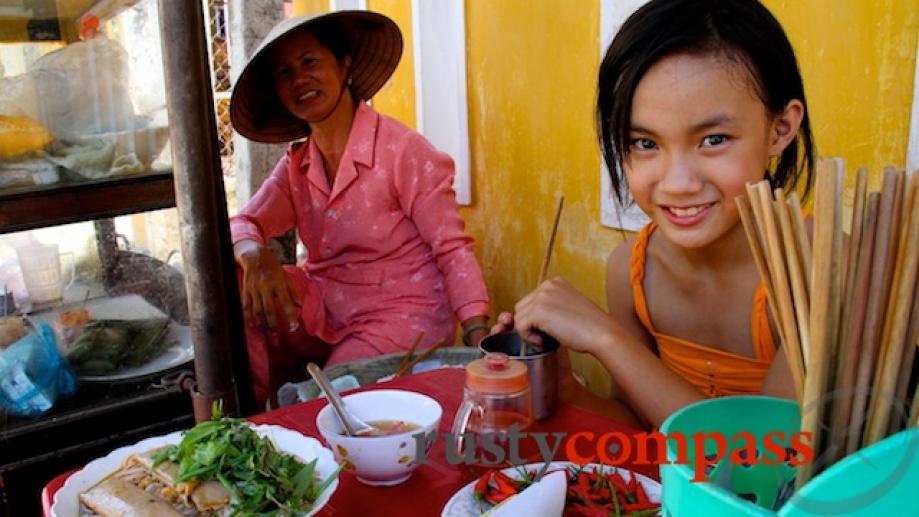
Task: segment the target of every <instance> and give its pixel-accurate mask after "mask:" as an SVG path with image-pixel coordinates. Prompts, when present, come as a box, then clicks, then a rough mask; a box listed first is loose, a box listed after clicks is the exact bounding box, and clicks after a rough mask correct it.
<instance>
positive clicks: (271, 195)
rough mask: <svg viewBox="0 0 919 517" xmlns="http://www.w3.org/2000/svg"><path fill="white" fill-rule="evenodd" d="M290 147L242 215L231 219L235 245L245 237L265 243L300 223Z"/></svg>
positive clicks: (240, 212)
mask: <svg viewBox="0 0 919 517" xmlns="http://www.w3.org/2000/svg"><path fill="white" fill-rule="evenodd" d="M304 145H305V144H304ZM291 149H293V148H290V149H288V151H287V154H286V155H285V156H284V157H282V158H281V159H280V160H278V163H277V164H276V165H275V166H274V170H273V171H272V172H271V175H270V176H268V178H267V179H266V180H265V182H264V183H262V186H261V187H259V189H258V191H257V192H256V193H255V195H254V196H252V198H251V199H249V201H247V202H246V205H245V206H244V207H243V208H242V210H240V211H239V214H237V215H235V216H233V217H231V218H230V235H231V237H232V241H233V243H234V244H236V243H237V242H239V241H242V240H253V241H256V242H258V243H259V244H263V245H264V244H265V243H266V242H267V241H268V239H271V238H273V237H277V236H278V235H281V234H282V233H284V232H286V231H287V230H289V229H291V228H292V227H293V226H294V225H295V224H297V215H296V212H295V211H294V205H293V201H292V199H291V194H290V183H289V181H288V171H287V166H288V163H289V162H290V156H291Z"/></svg>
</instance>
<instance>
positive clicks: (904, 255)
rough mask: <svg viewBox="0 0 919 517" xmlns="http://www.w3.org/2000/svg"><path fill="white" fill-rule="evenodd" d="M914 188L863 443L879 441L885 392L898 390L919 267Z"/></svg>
mask: <svg viewBox="0 0 919 517" xmlns="http://www.w3.org/2000/svg"><path fill="white" fill-rule="evenodd" d="M900 177H902V175H901V176H900ZM915 191H916V183H915V181H913V182H911V185H910V186H909V188H908V192H905V193H904V195H903V200H904V202H905V203H906V204H907V205H908V209H909V219H906V220H904V221H903V229H905V230H906V231H904V232H901V236H900V237H901V238H900V239H899V243H900V245H899V246H898V252H897V262H896V271H895V273H894V280H893V284H892V288H891V293H890V302H889V306H888V309H887V319H886V322H885V328H884V341H883V346H882V349H881V354H880V355H879V356H878V368H877V370H876V372H875V378H874V384H873V388H874V392H875V396H874V399H873V401H872V405H871V411H870V412H869V414H868V427H867V430H866V432H865V440H864V445H871V444H872V443H875V442H877V441H878V440H880V439H882V438H883V437H884V435H885V434H886V432H887V427H888V419H889V418H890V410H891V404H890V402H891V401H890V400H885V398H886V396H885V395H886V394H893V393H895V392H896V390H897V378H898V377H899V373H900V363H901V362H902V361H903V352H904V345H905V340H906V333H907V330H908V329H907V325H908V323H909V316H910V314H911V313H912V305H913V293H914V291H915V285H916V275H917V270H919V204H917V203H915Z"/></svg>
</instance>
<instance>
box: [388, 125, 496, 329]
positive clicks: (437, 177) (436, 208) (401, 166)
mask: <svg viewBox="0 0 919 517" xmlns="http://www.w3.org/2000/svg"><path fill="white" fill-rule="evenodd" d="M399 147H400V149H399V150H398V151H397V153H398V155H397V158H396V161H395V165H394V170H393V179H394V184H395V189H396V195H397V196H398V199H399V204H400V206H401V207H402V211H403V212H404V213H405V215H406V217H408V218H409V219H411V221H412V222H413V223H414V224H415V227H416V228H418V233H419V234H420V236H421V238H422V239H423V240H424V241H425V242H426V243H427V244H428V246H430V247H431V253H432V254H433V256H434V260H435V261H436V262H437V267H438V269H440V271H441V273H443V275H444V278H445V280H446V284H447V285H446V288H447V296H448V298H449V300H450V306H451V307H452V308H453V311H454V312H455V313H456V317H457V319H458V320H459V321H460V322H462V323H463V327H464V329H468V328H472V326H473V325H478V324H479V323H484V321H485V319H486V318H487V315H488V312H489V307H488V293H487V291H486V290H485V280H484V279H483V277H482V270H481V269H480V268H479V264H478V262H477V261H476V258H475V255H474V254H473V253H472V245H473V240H472V238H471V237H470V236H469V235H468V234H466V231H465V223H464V222H463V219H462V218H461V217H460V213H459V205H458V204H457V203H456V194H455V192H454V191H453V174H454V169H453V160H452V159H451V158H450V156H449V155H447V154H446V153H442V152H440V151H438V150H437V149H435V148H434V146H432V145H431V143H430V142H428V141H427V140H426V139H425V138H424V137H423V136H421V135H420V134H418V133H415V132H410V133H408V134H407V135H406V137H405V138H404V139H403V141H402V142H400V146H399ZM473 332H474V333H475V335H470V342H472V340H473V339H480V338H481V337H484V335H485V334H487V330H486V328H481V327H479V328H478V329H477V330H474V331H473ZM476 344H477V342H476Z"/></svg>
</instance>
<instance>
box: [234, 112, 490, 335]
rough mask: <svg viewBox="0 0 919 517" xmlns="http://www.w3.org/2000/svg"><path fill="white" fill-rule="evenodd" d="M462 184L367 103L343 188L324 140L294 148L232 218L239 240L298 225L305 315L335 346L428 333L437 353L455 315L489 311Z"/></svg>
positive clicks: (347, 155) (345, 165) (445, 160)
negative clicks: (326, 162)
mask: <svg viewBox="0 0 919 517" xmlns="http://www.w3.org/2000/svg"><path fill="white" fill-rule="evenodd" d="M452 185H453V161H452V160H451V159H450V157H449V156H448V155H447V154H445V153H442V152H439V151H437V150H436V149H435V148H434V147H433V146H432V145H431V144H430V142H428V141H427V140H426V139H425V138H424V137H423V136H422V135H420V134H419V133H417V132H415V131H412V130H411V129H408V128H407V127H405V126H403V125H402V124H400V123H399V122H397V121H396V120H394V119H392V118H389V117H386V116H383V115H380V114H378V113H377V112H375V111H374V110H373V109H372V108H370V107H369V106H367V105H366V104H365V103H360V104H359V105H358V108H357V111H356V113H355V116H354V123H353V126H352V128H351V134H350V136H349V138H348V144H347V147H346V149H345V152H344V155H343V156H342V159H341V164H340V165H339V170H338V174H337V175H336V177H335V181H334V185H332V187H331V188H330V187H329V185H328V181H327V179H326V174H325V170H324V167H323V162H322V157H321V156H320V154H319V148H318V147H317V146H316V144H315V142H313V141H312V140H308V141H307V142H305V143H302V144H293V145H291V147H290V148H289V149H288V151H287V155H286V156H284V157H283V158H281V160H280V161H279V162H278V164H277V165H276V166H275V168H274V171H273V172H272V174H271V176H270V177H269V178H268V179H267V180H266V181H265V183H264V184H263V185H262V186H261V188H260V189H259V190H258V192H257V193H256V194H255V196H253V198H252V199H251V200H249V202H248V203H247V204H246V206H245V207H244V208H243V209H242V211H241V212H240V213H239V215H237V216H235V217H233V218H231V220H230V228H231V232H232V235H233V242H234V243H236V242H238V241H240V240H243V239H253V240H256V241H258V242H261V243H264V242H265V241H266V240H267V239H269V238H272V237H275V236H277V235H280V234H281V233H283V232H285V231H286V230H288V229H290V228H291V227H294V226H296V228H297V232H298V234H299V236H300V239H301V241H302V242H303V243H304V244H305V246H306V248H307V250H308V254H309V256H308V258H307V261H306V265H305V268H304V273H305V277H306V280H307V282H306V283H307V284H309V285H307V291H306V293H305V300H304V305H303V311H302V313H301V314H302V317H303V321H304V323H305V324H306V327H307V328H306V330H307V332H309V333H311V334H313V335H316V336H318V337H319V338H321V339H323V340H324V341H326V342H327V343H338V342H339V341H341V340H342V339H343V338H345V337H346V336H348V335H351V334H355V333H362V334H364V337H366V338H370V339H378V340H384V341H389V342H391V344H392V345H397V346H398V348H405V347H407V346H408V345H409V344H410V343H411V342H412V340H413V339H414V337H415V336H416V335H417V334H418V331H419V330H424V331H425V335H426V338H425V340H424V343H426V344H430V343H431V342H433V341H434V340H435V339H438V338H439V337H452V336H453V334H454V333H455V331H456V320H455V319H454V318H453V316H454V315H455V316H456V318H457V319H459V320H460V321H463V320H465V319H467V318H470V317H473V316H482V315H487V314H488V311H489V307H488V294H487V292H486V290H485V283H484V281H483V279H482V272H481V270H480V269H479V266H478V263H477V262H476V259H475V256H474V255H473V253H472V246H473V240H472V238H471V237H469V236H468V235H467V234H466V233H465V230H464V223H463V220H462V219H461V218H460V215H459V207H458V205H457V203H456V197H455V193H454V191H453V186H452ZM296 280H300V279H296ZM295 283H297V284H301V282H295ZM301 290H302V288H301ZM316 298H321V300H317V299H316ZM388 348H390V347H389V346H386V347H382V349H388ZM393 351H395V350H393Z"/></svg>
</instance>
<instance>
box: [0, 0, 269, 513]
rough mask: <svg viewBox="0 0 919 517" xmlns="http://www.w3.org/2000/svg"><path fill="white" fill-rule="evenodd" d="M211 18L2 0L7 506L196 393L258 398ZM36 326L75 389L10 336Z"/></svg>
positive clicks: (81, 0) (155, 430) (163, 7)
mask: <svg viewBox="0 0 919 517" xmlns="http://www.w3.org/2000/svg"><path fill="white" fill-rule="evenodd" d="M203 26H204V24H203V21H202V8H201V5H200V3H197V2H170V1H168V0H162V1H161V2H160V3H159V4H158V3H157V1H156V0H0V310H2V313H0V314H2V315H0V318H2V319H0V323H2V325H0V390H2V392H0V402H4V404H3V405H4V406H5V409H0V515H3V514H6V515H35V514H38V512H39V511H40V510H39V508H40V506H39V495H40V494H39V491H40V489H41V486H43V485H44V483H46V482H47V481H48V480H49V479H51V478H52V477H54V476H55V475H57V474H60V473H62V472H65V471H67V470H69V469H73V468H76V467H78V466H80V465H82V464H84V463H85V462H86V461H88V460H89V459H92V458H94V457H97V456H100V455H102V454H104V453H106V452H108V451H109V450H111V449H113V448H115V447H117V446H120V445H123V444H128V443H133V442H135V441H137V440H139V439H141V438H143V437H146V436H151V435H156V434H163V433H166V432H170V431H173V430H177V429H181V428H186V427H190V426H191V425H192V424H193V423H194V412H193V407H194V408H195V409H196V410H200V408H203V407H205V406H206V405H208V404H209V403H210V402H211V401H212V400H218V399H219V400H223V401H224V402H225V403H228V405H229V406H230V408H231V411H230V412H231V413H232V412H237V413H238V412H242V413H249V412H251V411H252V409H253V408H252V407H251V406H250V405H248V404H250V403H249V402H248V401H249V400H250V399H249V398H247V396H246V394H245V393H243V395H242V396H239V395H238V394H237V389H236V383H237V382H238V383H240V384H241V385H245V380H246V379H245V374H242V375H241V376H237V377H236V378H235V379H236V380H235V381H234V376H233V374H232V369H233V368H234V367H235V368H236V369H237V370H238V371H243V372H244V371H246V369H247V365H246V364H245V362H244V354H245V346H244V342H243V341H242V339H243V338H242V332H241V327H239V325H241V323H240V322H241V318H240V317H239V316H238V315H239V307H238V302H237V301H235V296H230V295H229V294H228V293H232V294H233V295H235V290H236V287H235V269H234V268H233V265H232V255H231V250H230V245H229V233H228V229H227V227H226V206H225V194H224V191H223V185H222V183H221V182H220V178H221V175H220V172H219V171H220V162H219V160H220V159H219V156H218V154H217V152H216V149H217V137H216V131H215V127H214V115H213V100H212V98H211V95H210V93H211V92H210V81H211V79H210V75H209V73H208V70H209V68H208V67H207V65H206V60H207V49H206V46H205V42H204V29H203ZM164 42H166V44H165V45H164ZM170 113H172V114H173V116H172V117H171V118H170V115H169V114H170ZM176 114H178V115H176ZM199 265H201V266H203V267H198V266H199ZM190 307H191V308H192V310H190V309H189V308H190ZM231 315H235V316H231ZM231 322H235V323H231ZM234 325H235V326H234ZM41 329H48V332H50V335H53V336H54V338H53V341H54V348H55V349H56V350H57V352H58V354H59V355H60V356H61V357H64V358H66V364H69V367H70V371H71V372H72V373H73V374H74V376H73V378H74V379H75V382H74V383H73V385H72V386H70V388H68V387H67V386H64V385H63V384H61V383H58V385H57V386H55V387H53V388H49V389H50V391H43V390H44V388H43V387H42V386H44V385H42V384H41V383H42V382H45V381H43V380H42V379H41V378H42V377H43V375H45V374H46V373H47V372H48V371H51V370H49V369H50V368H52V367H50V366H48V364H45V363H41V364H38V365H36V364H33V363H34V362H35V361H34V356H32V355H26V356H22V354H20V355H18V356H17V355H15V354H13V353H11V352H8V351H10V350H13V348H17V349H25V350H28V349H27V348H23V344H22V343H23V340H26V339H28V336H30V335H36V336H38V335H41V336H47V334H42V332H43V331H42V330H41ZM24 336H26V337H24ZM46 341H47V339H46ZM240 351H241V352H240ZM22 357H31V358H32V359H23V358H22ZM30 361H31V362H30ZM234 361H235V362H234ZM20 363H21V364H20ZM234 365H235V366H234ZM196 370H197V372H198V375H197V378H196V376H195V372H196ZM55 371H57V370H55ZM23 381H24V382H26V383H31V384H28V386H30V387H35V388H36V390H37V391H36V393H39V395H35V394H34V393H32V392H29V393H32V394H29V395H28V397H31V398H28V397H27V402H28V404H26V405H25V406H16V404H14V403H13V402H15V400H16V399H17V397H20V396H22V397H26V395H23V392H24V389H23V388H22V386H23ZM64 384H66V383H64ZM33 385H34V386H33ZM17 387H18V388H17ZM17 389H18V391H17ZM71 390H72V392H70V391H71ZM243 391H245V390H243ZM189 392H191V393H192V394H193V395H194V396H193V397H190V396H189ZM202 394H203V395H202ZM249 397H251V395H249ZM22 400H25V399H20V400H19V401H20V402H22ZM193 400H194V401H195V402H194V404H193ZM17 407H18V409H17ZM23 407H25V408H27V410H25V411H23ZM199 416H200V411H199Z"/></svg>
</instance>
